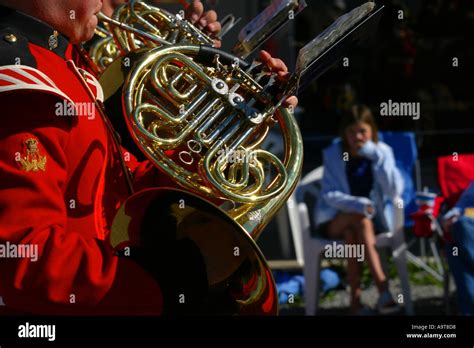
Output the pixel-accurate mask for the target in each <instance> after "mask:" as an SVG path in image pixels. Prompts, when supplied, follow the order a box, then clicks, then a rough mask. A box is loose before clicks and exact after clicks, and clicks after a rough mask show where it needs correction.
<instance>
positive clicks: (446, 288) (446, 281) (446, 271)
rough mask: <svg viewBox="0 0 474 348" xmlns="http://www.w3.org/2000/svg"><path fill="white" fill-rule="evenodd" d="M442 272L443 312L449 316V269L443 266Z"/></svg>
mask: <svg viewBox="0 0 474 348" xmlns="http://www.w3.org/2000/svg"><path fill="white" fill-rule="evenodd" d="M443 272H444V274H443V275H444V282H443V283H444V284H443V285H444V289H443V290H444V294H443V295H444V296H443V301H444V311H445V314H446V315H449V314H450V313H451V305H450V303H449V285H450V280H451V277H450V274H449V268H448V267H446V266H443Z"/></svg>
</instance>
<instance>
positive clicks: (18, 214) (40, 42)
mask: <svg viewBox="0 0 474 348" xmlns="http://www.w3.org/2000/svg"><path fill="white" fill-rule="evenodd" d="M76 56H77V54H76V53H75V49H74V48H73V46H71V45H70V44H69V43H68V42H67V39H66V38H64V37H63V36H61V35H56V36H55V35H54V31H53V29H52V28H51V27H49V26H48V25H47V24H45V23H42V22H40V21H37V20H35V19H33V18H31V17H27V16H24V15H22V14H21V13H18V12H13V11H10V10H6V9H0V107H1V109H0V110H1V111H0V113H1V116H0V123H1V126H0V245H4V246H7V245H10V247H11V246H12V245H13V246H14V247H15V246H20V245H29V246H30V247H32V248H33V247H34V246H35V245H36V246H37V248H38V259H37V260H36V261H34V260H33V259H32V258H27V257H23V258H18V257H11V255H10V257H7V256H6V255H3V257H1V258H0V296H3V299H4V302H5V303H6V307H0V313H2V309H3V310H4V309H5V308H7V309H9V310H13V311H16V312H20V313H33V314H91V313H97V314H159V313H160V312H161V309H162V301H163V300H162V295H161V292H160V287H159V285H158V284H157V283H156V282H155V280H154V279H152V278H151V276H149V274H148V273H146V272H145V271H144V270H142V269H141V267H139V266H138V265H136V264H135V263H134V262H133V261H131V260H129V259H127V258H118V257H117V256H114V250H113V249H112V248H111V247H110V245H109V243H108V240H107V237H108V234H109V228H110V226H111V222H112V220H113V217H114V214H115V212H116V211H117V209H118V208H119V207H120V205H121V204H122V203H123V202H124V200H125V199H126V197H127V195H128V192H127V187H126V182H125V177H124V173H123V171H122V168H121V166H120V163H119V156H121V154H120V153H119V151H117V149H116V148H114V146H113V142H112V141H111V133H110V132H108V131H107V128H106V126H105V123H104V121H103V119H102V118H101V116H100V114H99V113H98V111H97V110H96V109H95V106H94V104H93V100H92V98H91V97H90V95H88V93H87V89H86V88H90V89H91V91H92V93H93V94H95V96H97V97H99V98H100V97H101V89H100V87H99V85H98V83H97V81H96V80H95V79H94V78H93V77H92V75H90V74H86V73H85V72H84V71H82V70H80V69H79V68H78V64H79V63H78V60H77V59H75V57H76ZM81 75H82V77H81ZM81 80H84V81H81ZM71 103H72V104H74V107H71ZM131 167H132V168H131V169H132V170H133V171H134V173H133V174H134V176H133V177H134V184H135V185H136V186H137V188H140V187H146V186H149V185H151V184H152V183H153V182H155V178H154V176H155V170H154V169H153V167H152V166H151V165H150V163H142V164H136V165H134V166H131ZM3 250H5V249H3ZM0 256H2V255H1V254H0Z"/></svg>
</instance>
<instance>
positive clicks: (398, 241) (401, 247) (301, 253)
mask: <svg viewBox="0 0 474 348" xmlns="http://www.w3.org/2000/svg"><path fill="white" fill-rule="evenodd" d="M323 170H324V169H323V167H319V168H316V169H315V170H313V171H312V172H310V173H309V174H307V175H306V176H305V177H304V178H303V179H302V180H301V182H300V183H299V185H298V187H297V189H296V190H295V192H294V193H293V195H292V196H291V197H290V199H289V200H288V201H287V207H288V215H289V220H290V226H291V231H292V234H293V240H294V245H295V252H296V258H297V261H298V263H299V264H300V265H301V266H302V267H303V273H304V278H305V310H306V315H315V314H316V311H317V307H318V304H319V297H320V279H319V274H320V269H321V260H322V258H323V257H324V250H325V246H326V245H332V243H333V242H334V240H327V239H322V238H313V237H312V236H311V222H310V219H311V213H310V212H309V209H308V206H307V204H306V202H305V199H304V198H305V196H307V195H308V194H309V195H310V196H311V198H314V199H315V200H317V199H318V197H319V190H320V186H319V185H320V181H321V179H322V177H323ZM398 202H399V200H398V199H397V200H396V202H395V203H394V207H395V209H394V210H395V219H394V221H395V227H394V231H390V232H384V233H380V234H377V236H376V244H377V247H378V248H383V247H388V248H389V249H390V250H391V254H392V257H393V260H394V263H395V266H396V268H397V271H398V274H399V277H400V282H401V287H402V293H403V298H404V304H405V312H406V314H408V315H412V314H413V304H412V300H411V292H410V283H409V279H408V270H407V259H406V253H407V250H406V243H405V238H404V230H403V226H404V218H403V216H404V215H403V207H402V206H399V204H397V203H398ZM336 243H338V244H342V243H343V242H342V241H336Z"/></svg>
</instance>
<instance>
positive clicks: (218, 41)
mask: <svg viewBox="0 0 474 348" xmlns="http://www.w3.org/2000/svg"><path fill="white" fill-rule="evenodd" d="M214 47H215V48H221V47H222V41H221V40H214Z"/></svg>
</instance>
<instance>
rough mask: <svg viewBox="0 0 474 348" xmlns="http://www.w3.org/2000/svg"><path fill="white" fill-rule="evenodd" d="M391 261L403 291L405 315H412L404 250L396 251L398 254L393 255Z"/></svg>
mask: <svg viewBox="0 0 474 348" xmlns="http://www.w3.org/2000/svg"><path fill="white" fill-rule="evenodd" d="M393 261H394V263H395V266H396V267H397V272H398V275H399V277H400V283H401V286H402V293H403V302H404V304H405V313H406V314H407V315H413V314H414V311H413V302H412V299H411V291H410V281H409V278H408V268H407V257H406V251H405V250H403V251H401V252H399V253H398V255H394V257H393Z"/></svg>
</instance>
